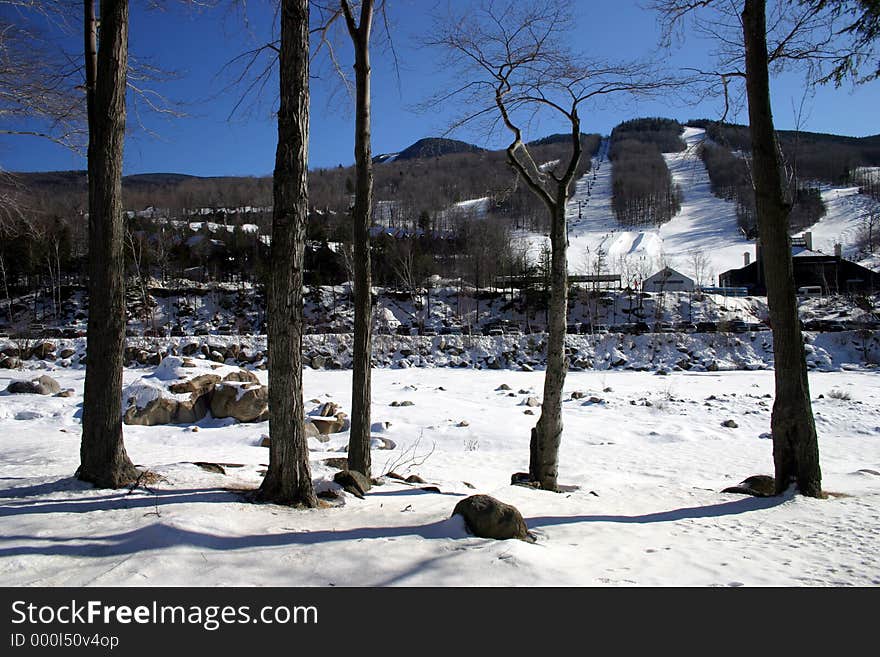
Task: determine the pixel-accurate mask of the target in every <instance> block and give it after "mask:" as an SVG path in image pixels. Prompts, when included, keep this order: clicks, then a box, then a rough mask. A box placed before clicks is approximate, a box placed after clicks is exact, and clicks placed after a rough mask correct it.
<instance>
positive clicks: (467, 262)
mask: <svg viewBox="0 0 880 657" xmlns="http://www.w3.org/2000/svg"><path fill="white" fill-rule="evenodd" d="M567 137H568V136H567V135H551V136H549V137H546V138H544V139H542V140H539V141H538V142H535V144H534V145H532V148H533V150H534V152H535V155H536V157H537V158H539V159H540V161H541V162H542V163H545V162H554V161H556V160H560V159H561V157H562V155H563V154H564V150H565V147H566V145H565V141H564V139H565V138H567ZM582 143H583V147H584V152H585V153H586V154H587V155H588V156H587V157H584V158H583V159H582V161H581V164H580V167H579V169H578V174H577V175H578V176H581V175H584V174H585V173H586V172H587V171H588V170H589V167H590V158H589V155H592V154H594V153H595V152H596V151H597V149H598V147H599V143H600V136H599V135H583V136H582ZM374 171H375V180H376V182H375V189H376V192H375V196H374V198H375V199H376V200H375V203H374V211H373V215H374V219H373V224H374V231H373V238H372V250H373V253H374V257H375V263H374V265H373V278H374V281H375V284H377V285H382V286H387V287H406V286H407V285H410V284H414V283H413V282H417V283H421V282H422V281H424V279H426V278H427V277H429V276H432V275H434V274H438V275H440V276H443V277H448V278H462V279H464V281H466V282H467V284H469V285H476V286H478V287H483V286H487V285H489V284H490V283H491V282H492V281H493V280H494V278H495V277H496V276H501V275H506V276H509V275H520V274H523V273H525V270H524V267H525V266H526V265H525V262H524V257H523V255H522V254H520V253H516V252H515V249H514V241H513V239H512V231H513V230H516V229H527V230H531V231H535V232H541V231H546V230H547V217H546V212H545V211H544V210H543V207H542V205H541V204H540V202H539V201H537V200H536V199H535V198H534V196H533V195H532V194H531V193H529V192H528V190H527V189H526V188H525V187H524V186H522V185H520V184H517V181H516V178H515V176H513V175H512V173H511V172H510V170H509V168H508V166H507V165H506V163H505V161H504V155H503V153H501V152H498V151H484V150H481V149H477V148H476V147H473V148H472V149H471V152H455V153H449V154H445V155H440V156H429V157H413V158H407V159H404V160H402V161H391V162H386V163H377V164H376V165H375V167H374ZM353 180H354V168H353V167H337V168H333V169H318V170H316V171H313V172H312V175H311V177H310V180H309V183H310V205H311V208H312V210H311V213H310V218H309V223H308V226H307V239H308V247H307V249H306V253H305V259H306V260H305V262H306V268H307V272H306V282H307V284H310V285H321V284H341V283H343V282H345V281H346V280H349V278H350V271H349V269H350V263H349V262H347V256H346V254H347V252H348V251H347V249H348V247H347V245H349V244H350V243H351V238H352V235H351V225H350V211H351V203H352V198H353ZM85 182H86V177H85V172H82V171H70V172H50V173H39V174H23V175H21V176H18V177H17V179H16V180H15V186H13V185H12V183H10V182H8V181H7V182H4V183H0V187H2V191H3V192H4V193H9V194H11V193H13V192H14V193H15V194H17V195H18V197H19V198H20V203H19V207H18V211H17V213H15V214H13V215H12V216H10V217H8V218H7V219H6V220H4V221H3V222H0V237H2V239H0V294H2V295H3V298H4V299H8V298H10V297H15V296H18V295H24V294H31V293H32V294H34V302H33V303H32V304H31V305H30V306H28V307H25V306H19V307H18V309H17V310H18V312H17V313H13V315H12V317H10V311H11V309H12V304H11V303H6V304H4V307H5V308H7V309H8V311H7V312H6V313H5V315H6V316H5V317H4V318H3V319H4V320H5V321H7V322H9V323H10V324H12V323H15V322H16V321H18V320H20V319H21V318H22V317H25V316H27V317H31V318H33V317H35V316H39V317H40V318H41V319H46V320H51V319H52V318H55V317H58V316H59V313H60V305H61V294H62V289H65V288H69V287H70V286H82V285H84V283H85V265H86V262H87V256H88V239H87V198H86V188H85ZM271 196H272V179H271V178H270V177H266V178H258V177H217V178H198V177H194V176H186V175H178V174H144V175H135V176H128V177H126V178H124V179H123V201H124V204H125V207H126V209H127V212H128V215H127V220H126V241H125V257H126V263H127V266H126V271H127V272H128V274H129V276H131V277H133V278H136V279H138V280H140V281H141V283H142V284H149V283H150V280H149V279H151V278H152V279H155V281H158V282H160V283H166V284H167V283H170V282H172V281H174V280H176V279H194V280H215V281H247V282H251V283H256V284H258V285H263V284H264V283H265V280H266V275H267V272H268V266H269V245H268V240H267V237H268V236H269V235H270V233H271V205H272V202H271ZM476 198H488V202H487V206H486V207H487V211H486V214H485V215H482V214H480V215H475V214H474V213H473V212H469V211H466V210H464V209H462V210H456V208H455V207H454V206H455V204H456V203H458V202H460V201H464V200H469V199H476ZM386 229H388V230H386ZM36 308H39V311H36V310H35V309H36Z"/></svg>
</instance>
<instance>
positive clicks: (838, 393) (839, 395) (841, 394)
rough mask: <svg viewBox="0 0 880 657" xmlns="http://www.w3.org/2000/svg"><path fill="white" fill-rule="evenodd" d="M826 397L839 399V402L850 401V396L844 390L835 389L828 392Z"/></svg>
mask: <svg viewBox="0 0 880 657" xmlns="http://www.w3.org/2000/svg"><path fill="white" fill-rule="evenodd" d="M828 396H829V397H830V398H831V399H839V400H841V401H851V400H852V396H851V395H850V394H849V393H848V392H846V391H845V390H839V389H837V388H835V389H834V390H832V391H830V392H829V393H828Z"/></svg>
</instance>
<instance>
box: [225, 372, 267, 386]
mask: <svg viewBox="0 0 880 657" xmlns="http://www.w3.org/2000/svg"><path fill="white" fill-rule="evenodd" d="M223 380H224V381H233V382H235V381H237V382H239V383H256V384H259V383H260V380H259V379H258V378H257V375H256V374H254V373H253V372H248V371H247V370H235V371H234V372H230V373H229V374H227V375H226V376H224V377H223Z"/></svg>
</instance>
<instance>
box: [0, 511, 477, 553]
mask: <svg viewBox="0 0 880 657" xmlns="http://www.w3.org/2000/svg"><path fill="white" fill-rule="evenodd" d="M405 536H418V537H420V538H426V539H438V538H465V537H467V533H466V532H465V529H464V523H463V522H460V520H459V519H456V518H447V519H444V520H441V521H437V522H432V523H428V524H423V525H405V526H399V527H357V528H353V529H345V530H339V531H336V530H319V531H302V532H284V533H279V534H262V535H250V536H221V535H217V534H210V533H206V532H200V531H193V530H190V529H183V528H181V527H176V526H173V525H168V524H166V523H164V522H157V523H153V524H150V525H148V526H146V527H141V528H138V529H135V530H132V531H128V532H123V533H119V534H109V535H105V536H76V535H74V536H56V537H46V536H40V537H36V536H29V535H12V536H4V537H3V540H5V541H40V542H41V543H42V544H41V545H19V546H12V547H8V548H0V558H3V557H13V556H25V555H42V556H66V557H107V556H123V555H130V554H134V553H137V552H142V551H150V550H161V549H165V548H171V547H192V548H197V549H200V550H219V551H229V550H253V549H259V548H277V547H286V546H294V545H315V544H320V543H330V542H337V541H358V540H361V539H390V538H399V537H405Z"/></svg>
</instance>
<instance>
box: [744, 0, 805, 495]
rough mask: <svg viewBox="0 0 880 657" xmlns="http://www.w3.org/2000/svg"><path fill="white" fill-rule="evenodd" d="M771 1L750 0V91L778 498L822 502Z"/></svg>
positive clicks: (747, 21)
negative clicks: (771, 65) (777, 102)
mask: <svg viewBox="0 0 880 657" xmlns="http://www.w3.org/2000/svg"><path fill="white" fill-rule="evenodd" d="M765 5H766V2H765V0H746V1H745V8H744V10H743V14H742V18H743V34H744V37H745V52H746V92H747V94H748V99H749V129H750V132H751V139H752V157H753V168H754V175H753V176H752V179H753V180H754V184H755V204H756V208H757V215H758V230H759V233H760V238H761V244H762V260H763V265H764V271H765V276H766V284H767V304H768V306H769V309H770V322H771V324H772V327H773V355H774V358H775V372H776V399H775V401H774V403H773V413H772V416H771V420H770V426H771V433H772V435H773V461H774V464H775V467H776V492H777V494H778V493H782V492H783V491H785V490H786V489H787V488H788V486H789V485H790V484H791V483H792V482H796V483H797V486H798V488H799V489H800V492H801V493H802V494H804V495H807V496H810V497H822V473H821V470H820V468H819V445H818V439H817V437H816V426H815V423H814V420H813V409H812V407H811V405H810V388H809V383H808V380H807V364H806V358H805V354H804V343H803V336H802V335H801V329H800V322H799V318H798V309H797V297H796V288H795V281H794V274H793V267H792V259H791V240H790V238H789V234H788V228H789V221H788V216H789V211H790V206H789V205H788V204H786V202H785V200H784V196H783V187H782V178H781V175H782V174H781V169H780V162H779V149H778V148H777V144H776V134H775V130H774V126H773V115H772V112H771V108H770V76H769V72H768V56H767V26H766V15H765V9H766V6H765Z"/></svg>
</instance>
